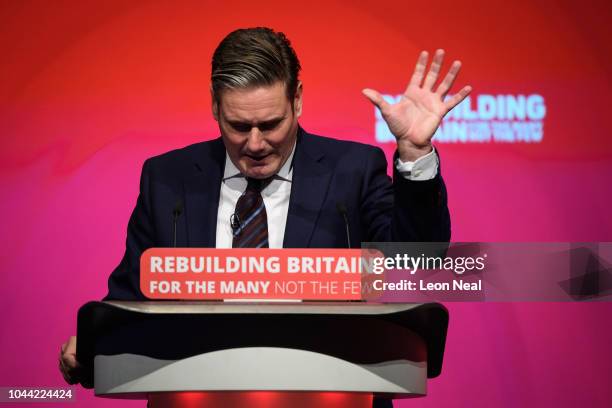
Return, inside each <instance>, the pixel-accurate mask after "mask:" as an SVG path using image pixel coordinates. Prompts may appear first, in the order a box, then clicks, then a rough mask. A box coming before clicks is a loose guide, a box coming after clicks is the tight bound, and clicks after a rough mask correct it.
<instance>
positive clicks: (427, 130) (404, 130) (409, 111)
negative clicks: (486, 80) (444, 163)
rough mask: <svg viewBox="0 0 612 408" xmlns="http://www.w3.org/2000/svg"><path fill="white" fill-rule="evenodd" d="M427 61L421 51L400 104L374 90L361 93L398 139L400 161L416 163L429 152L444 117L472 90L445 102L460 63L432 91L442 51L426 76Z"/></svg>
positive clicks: (463, 90) (426, 54)
mask: <svg viewBox="0 0 612 408" xmlns="http://www.w3.org/2000/svg"><path fill="white" fill-rule="evenodd" d="M428 59H429V54H428V53H427V51H422V52H421V55H419V58H418V60H417V63H416V67H415V68H414V73H413V74H412V78H411V79H410V83H409V84H408V87H407V88H406V90H405V91H404V94H403V95H402V98H401V100H400V101H399V102H397V103H395V104H390V103H388V102H387V101H385V100H384V99H383V97H382V95H381V94H380V93H379V92H378V91H375V90H373V89H367V88H366V89H364V90H363V91H362V92H363V94H364V95H365V96H366V97H367V98H368V99H369V100H370V101H371V102H372V103H373V104H374V105H376V106H377V107H378V108H379V109H380V112H381V114H382V117H383V119H384V120H385V122H387V125H388V126H389V129H390V130H391V133H393V135H394V136H395V138H396V139H397V148H398V151H399V155H400V159H401V160H402V161H415V160H416V159H417V158H419V157H421V156H423V155H425V154H427V153H429V152H430V151H431V150H432V148H431V139H432V137H433V135H434V133H435V132H436V129H438V126H440V123H441V122H442V119H443V118H444V115H446V114H447V113H448V112H449V111H450V110H451V109H453V108H454V107H455V106H457V105H458V104H459V103H460V102H461V101H463V100H464V99H465V97H466V96H468V95H469V94H470V92H471V91H472V87H471V86H464V87H463V88H462V89H461V90H460V91H459V92H458V93H456V94H455V95H453V96H452V97H451V98H449V99H448V100H445V97H446V94H448V92H449V91H450V89H451V87H452V86H453V83H454V82H455V78H457V74H458V73H459V70H460V69H461V62H460V61H454V62H453V63H452V65H451V67H450V69H449V70H448V73H447V74H446V76H445V77H444V79H443V80H442V82H440V84H439V85H438V87H437V89H436V90H435V91H434V85H435V84H436V81H437V80H438V76H439V74H440V70H441V68H442V63H443V61H444V50H437V51H436V53H435V55H434V57H433V61H432V63H431V67H430V68H429V72H427V76H425V69H426V67H427V61H428Z"/></svg>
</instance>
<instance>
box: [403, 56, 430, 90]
mask: <svg viewBox="0 0 612 408" xmlns="http://www.w3.org/2000/svg"><path fill="white" fill-rule="evenodd" d="M428 58H429V53H428V52H427V51H421V54H419V58H418V59H417V63H416V66H415V67H414V73H413V74H412V78H410V83H409V84H408V86H411V85H414V86H419V87H420V86H421V83H422V82H423V76H424V75H425V67H427V59H428Z"/></svg>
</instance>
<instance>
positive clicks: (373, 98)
mask: <svg viewBox="0 0 612 408" xmlns="http://www.w3.org/2000/svg"><path fill="white" fill-rule="evenodd" d="M361 93H363V94H364V95H365V97H366V98H368V99H369V100H370V102H372V103H373V104H374V105H376V106H377V107H378V109H380V110H381V112H382V111H384V110H387V108H388V107H389V103H388V102H387V101H385V98H383V96H382V95H381V94H380V93H379V92H378V91H375V90H373V89H368V88H366V89H364V90H363V91H361Z"/></svg>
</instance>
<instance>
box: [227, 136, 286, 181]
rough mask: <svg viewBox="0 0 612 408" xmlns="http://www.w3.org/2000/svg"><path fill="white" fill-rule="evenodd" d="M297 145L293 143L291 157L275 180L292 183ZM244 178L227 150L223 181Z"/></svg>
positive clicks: (275, 176)
mask: <svg viewBox="0 0 612 408" xmlns="http://www.w3.org/2000/svg"><path fill="white" fill-rule="evenodd" d="M295 145H296V143H295V142H294V143H293V148H292V149H291V153H290V154H289V157H287V161H285V164H283V166H282V167H281V168H280V170H279V171H278V173H276V174H275V175H274V178H275V179H280V180H284V181H291V180H292V178H293V154H294V153H295ZM239 177H244V175H243V174H242V173H240V170H238V168H237V167H236V166H235V165H234V162H232V159H230V157H229V154H227V150H226V151H225V170H224V171H223V181H225V180H227V179H231V178H239Z"/></svg>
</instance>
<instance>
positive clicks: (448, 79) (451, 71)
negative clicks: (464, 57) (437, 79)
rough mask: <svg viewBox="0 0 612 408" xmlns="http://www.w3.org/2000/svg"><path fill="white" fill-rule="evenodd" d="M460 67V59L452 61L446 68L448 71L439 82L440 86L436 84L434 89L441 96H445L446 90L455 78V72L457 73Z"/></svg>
mask: <svg viewBox="0 0 612 408" xmlns="http://www.w3.org/2000/svg"><path fill="white" fill-rule="evenodd" d="M460 69H461V61H454V62H453V64H452V65H451V67H450V69H449V70H448V73H447V74H446V76H445V77H444V79H443V80H442V82H441V83H440V86H438V89H437V90H436V93H437V94H438V95H440V96H441V97H442V98H444V97H445V96H446V94H447V93H448V91H449V90H450V89H451V87H452V86H453V83H454V82H455V78H457V74H459V70H460Z"/></svg>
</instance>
